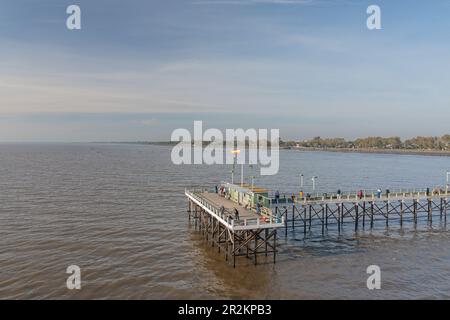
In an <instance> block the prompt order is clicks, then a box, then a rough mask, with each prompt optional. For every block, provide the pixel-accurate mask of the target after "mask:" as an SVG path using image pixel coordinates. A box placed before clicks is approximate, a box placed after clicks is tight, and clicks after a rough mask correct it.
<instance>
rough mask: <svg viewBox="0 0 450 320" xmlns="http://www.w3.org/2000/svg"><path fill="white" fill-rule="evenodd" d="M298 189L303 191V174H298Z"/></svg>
mask: <svg viewBox="0 0 450 320" xmlns="http://www.w3.org/2000/svg"><path fill="white" fill-rule="evenodd" d="M300 189H301V190H302V189H303V173H300Z"/></svg>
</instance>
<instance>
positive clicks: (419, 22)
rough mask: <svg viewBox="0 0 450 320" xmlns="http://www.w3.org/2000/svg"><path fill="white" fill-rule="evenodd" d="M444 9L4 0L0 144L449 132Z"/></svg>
mask: <svg viewBox="0 0 450 320" xmlns="http://www.w3.org/2000/svg"><path fill="white" fill-rule="evenodd" d="M72 4H76V5H79V6H80V8H81V26H82V28H81V30H68V29H67V28H66V19H67V17H68V14H66V8H67V7H68V6H69V5H72ZM372 4H376V5H378V6H379V7H380V8H381V25H382V29H381V30H369V29H368V28H367V26H366V20H367V17H368V14H367V13H366V10H367V7H368V6H369V5H372ZM449 16H450V1H448V0H434V1H433V2H432V3H431V2H430V1H419V0H415V1H406V0H404V1H401V0H390V1H381V0H371V1H364V0H362V1H356V0H355V1H352V0H334V1H333V0H298V1H296V0H217V1H213V0H183V1H181V0H163V1H159V0H153V1H152V0H151V1H143V0H142V1H138V0H128V1H119V0H78V1H75V0H70V1H66V0H39V1H38V0H34V1H33V0H2V1H1V3H0V141H5V142H12V141H68V142H72V141H143V140H146V141H151V140H153V141H157V140H158V141H161V140H169V139H170V135H171V132H172V131H173V130H174V129H176V128H186V129H189V130H192V127H193V121H194V120H203V122H204V127H205V128H208V127H210V128H219V129H222V130H223V129H225V128H269V129H270V128H277V129H280V135H281V138H282V139H306V138H311V137H315V136H322V137H344V138H348V139H352V138H355V137H362V136H369V135H381V136H394V135H395V136H400V137H402V138H407V137H412V136H417V135H443V134H448V133H450V130H449V128H450V126H449V119H450V89H449V88H450V63H449V62H450V61H449V59H450V58H449V57H450V41H448V39H449V36H450V19H449Z"/></svg>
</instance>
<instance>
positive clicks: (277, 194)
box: [275, 190, 280, 204]
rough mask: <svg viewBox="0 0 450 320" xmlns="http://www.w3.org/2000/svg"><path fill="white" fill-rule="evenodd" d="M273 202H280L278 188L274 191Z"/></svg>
mask: <svg viewBox="0 0 450 320" xmlns="http://www.w3.org/2000/svg"><path fill="white" fill-rule="evenodd" d="M275 202H276V203H277V204H279V203H280V192H279V191H278V190H277V191H275Z"/></svg>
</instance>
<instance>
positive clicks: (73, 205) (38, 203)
mask: <svg viewBox="0 0 450 320" xmlns="http://www.w3.org/2000/svg"><path fill="white" fill-rule="evenodd" d="M449 168H450V158H448V157H447V158H446V157H421V156H399V155H364V154H338V153H320V152H316V153H304V152H302V153H301V152H295V151H282V152H281V169H280V173H279V174H278V175H277V176H273V177H264V178H259V179H257V184H260V185H264V186H268V187H271V188H280V190H285V191H292V190H296V188H297V187H298V183H299V181H297V180H299V179H298V173H299V172H303V173H304V174H305V175H310V176H312V175H318V176H319V178H318V188H319V189H320V190H322V191H324V190H328V191H329V190H336V189H337V188H341V189H342V190H349V189H351V190H354V189H359V188H378V187H391V188H395V187H426V186H434V185H436V184H438V183H440V184H443V183H444V182H445V171H446V170H447V169H449ZM229 170H230V168H228V167H204V166H192V167H186V166H174V165H172V164H171V163H170V148H168V147H160V146H143V145H119V144H117V145H111V144H110V145H106V144H105V145H101V144H53V145H52V144H34V145H26V144H21V145H20V144H18V145H11V144H9V145H8V144H4V145H0V298H2V299H6V298H13V299H17V298H26V299H30V298H31V299H46V298H50V299H56V298H71V299H80V298H94V299H108V298H119V299H178V298H187V299H191V298H192V299H194V298H200V299H203V298H204V299H206V298H213V299H214V298H238V299H250V298H255V299H259V298H261V299H265V298H273V299H302V298H312V299H316V298H317V299H324V298H338V299H350V298H364V299H370V298H386V299H392V298H450V234H449V232H448V231H447V228H446V226H445V225H444V223H443V221H442V220H440V219H435V220H434V222H433V225H432V226H428V225H427V224H426V223H425V222H422V223H420V224H419V227H418V228H417V229H414V228H413V226H411V225H408V224H406V225H405V226H404V228H403V229H400V228H399V227H398V226H396V224H395V223H392V224H391V226H390V228H389V229H385V227H384V225H383V224H382V223H381V224H380V225H379V226H377V227H376V228H375V230H373V231H360V232H359V233H358V234H357V235H355V234H354V233H353V232H352V227H351V226H349V227H348V228H346V231H345V232H344V234H342V235H338V233H337V232H336V231H335V230H333V228H330V230H328V235H327V236H325V237H322V236H321V234H320V230H317V232H316V231H314V230H313V232H312V234H310V235H309V236H308V238H307V239H304V236H303V233H302V232H301V231H300V230H299V231H298V232H297V233H294V232H292V231H289V234H288V238H287V239H285V238H284V235H281V236H280V241H279V243H280V247H279V249H280V254H279V256H278V261H277V264H275V265H273V264H270V263H267V264H264V265H259V266H257V267H255V266H253V265H252V264H251V263H250V262H249V261H247V260H246V259H245V258H244V259H240V260H238V264H239V266H238V268H236V269H233V268H232V267H230V266H228V265H227V264H226V263H225V261H224V257H223V256H222V255H219V254H217V252H216V250H214V249H213V248H210V247H208V246H207V245H205V243H204V242H203V241H202V240H201V238H200V237H199V235H198V234H197V233H196V232H195V231H194V230H193V229H192V228H191V227H190V226H189V225H188V221H187V216H186V209H187V202H186V199H185V197H184V195H183V191H184V187H185V186H189V185H193V184H196V185H201V184H209V185H214V184H215V183H217V182H219V181H221V180H224V179H226V178H228V172H229ZM280 186H282V187H280ZM72 264H76V265H78V266H80V267H81V272H82V289H81V290H79V291H76V290H74V291H70V290H68V289H67V288H66V285H65V282H66V279H67V276H68V275H67V274H66V273H65V271H66V268H67V267H68V266H69V265H72ZM371 264H376V265H379V266H380V267H381V271H382V290H379V291H370V290H368V289H367V288H366V279H367V276H368V275H367V274H366V268H367V266H369V265H371Z"/></svg>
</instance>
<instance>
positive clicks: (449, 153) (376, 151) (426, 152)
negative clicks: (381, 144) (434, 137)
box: [282, 148, 450, 157]
mask: <svg viewBox="0 0 450 320" xmlns="http://www.w3.org/2000/svg"><path fill="white" fill-rule="evenodd" d="M282 149H283V148H282ZM286 149H288V150H292V151H312V152H319V151H324V152H340V153H374V154H399V155H418V156H443V157H450V151H441V150H407V149H369V148H365V149H351V148H286Z"/></svg>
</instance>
